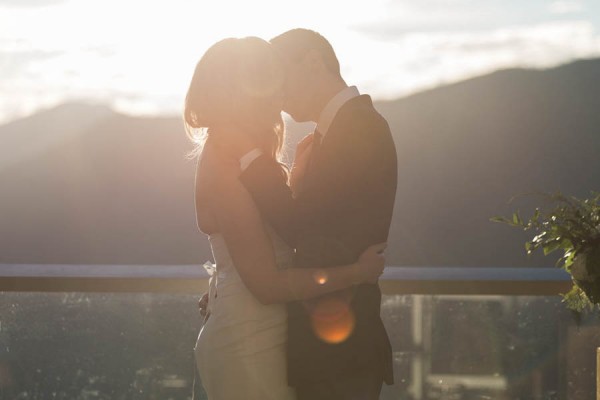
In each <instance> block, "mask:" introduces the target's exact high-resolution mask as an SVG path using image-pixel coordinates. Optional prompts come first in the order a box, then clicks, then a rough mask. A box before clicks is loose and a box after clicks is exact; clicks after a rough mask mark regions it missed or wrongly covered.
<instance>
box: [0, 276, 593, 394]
mask: <svg viewBox="0 0 600 400" xmlns="http://www.w3.org/2000/svg"><path fill="white" fill-rule="evenodd" d="M569 285H570V281H569V278H568V276H567V275H566V274H565V273H563V271H561V270H559V269H553V268H548V269H514V268H500V269H496V268H491V269H488V268H422V267H421V268H394V267H389V268H387V269H386V273H385V274H384V277H383V279H382V282H381V287H382V291H383V292H384V297H383V301H382V317H383V320H384V323H385V325H386V328H387V331H388V334H389V336H390V339H391V341H392V347H393V351H394V375H395V384H394V385H392V386H385V387H384V389H383V392H382V396H381V399H413V400H416V399H448V400H451V399H456V400H458V399H465V400H466V399H481V400H483V399H507V400H508V399H510V400H516V399H522V400H525V399H592V398H594V396H595V394H594V393H595V377H596V365H595V360H596V348H597V347H598V346H599V345H600V320H599V319H598V318H597V316H595V315H593V314H586V315H583V316H582V317H581V318H580V319H577V318H576V316H575V315H574V314H572V313H571V312H570V311H568V310H567V308H566V306H565V305H564V304H563V303H562V302H561V298H560V296H558V293H560V292H564V291H566V290H567V289H568V288H569ZM205 288H206V275H205V273H204V272H203V269H202V267H200V266H173V267H171V266H165V267H163V266H147V267H145V266H44V265H38V266H33V265H30V266H18V265H0V290H1V292H0V399H69V400H71V399H111V400H113V399H114V400H116V399H128V400H129V399H144V400H146V399H161V400H165V399H174V400H175V399H177V400H179V399H181V400H183V399H191V398H192V391H193V388H192V384H193V380H194V363H193V353H192V349H193V346H194V343H195V340H196V336H197V334H198V331H199V329H200V326H201V322H200V315H199V313H198V310H197V301H198V297H199V294H201V293H202V292H203V291H204V290H205ZM196 389H197V393H196V399H202V398H205V396H204V395H203V393H202V390H201V387H200V385H197V388H196Z"/></svg>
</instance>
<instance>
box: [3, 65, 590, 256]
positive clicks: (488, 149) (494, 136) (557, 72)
mask: <svg viewBox="0 0 600 400" xmlns="http://www.w3.org/2000/svg"><path fill="white" fill-rule="evenodd" d="M599 79H600V59H588V60H579V61H576V62H574V63H571V64H566V65H562V66H559V67H556V68H551V69H544V70H528V69H520V68H519V69H505V70H501V71H496V72H494V73H491V74H487V75H483V76H479V77H474V78H470V79H467V80H465V81H461V82H456V83H452V84H449V85H445V86H442V87H439V88H436V89H430V90H426V91H424V92H421V93H417V94H413V95H410V96H406V97H403V98H400V99H397V100H393V101H384V102H376V103H375V106H376V108H377V109H378V110H379V112H380V113H381V114H382V115H383V116H384V117H385V118H386V119H387V120H388V122H389V124H390V127H391V129H392V133H393V135H394V139H395V141H396V146H397V150H398V159H399V182H398V192H397V201H396V208H395V212H394V220H393V222H392V227H391V229H390V246H388V250H387V251H386V254H387V259H388V264H390V265H415V266H418V265H436V266H437V265H439V266H536V267H542V266H551V265H552V264H553V263H552V260H551V259H550V258H544V257H541V256H540V255H536V256H534V257H531V258H527V257H526V256H525V252H524V249H523V242H524V240H525V235H524V234H523V233H522V232H517V231H515V230H514V229H511V228H510V227H507V226H502V225H499V224H493V223H491V222H490V221H489V218H490V217H492V216H494V215H499V214H501V215H508V214H509V213H510V212H512V211H513V209H515V208H517V207H519V208H521V209H522V210H523V211H527V210H528V209H531V207H532V206H533V204H534V203H533V199H529V198H519V199H518V201H516V202H514V203H513V204H507V202H508V200H509V199H510V198H511V197H512V196H514V195H517V194H519V193H525V192H531V191H557V190H561V191H563V192H564V193H566V194H573V195H577V196H585V195H588V194H589V192H590V191H591V190H598V189H599V186H600V160H599V159H600V157H598V154H600V132H599V129H598V127H600V114H599V113H598V112H597V111H596V110H597V109H599V108H600V88H598V86H599V85H595V82H598V81H599ZM288 128H289V138H288V147H291V148H293V146H294V144H295V143H296V142H297V140H299V139H300V138H301V137H302V136H303V135H304V134H306V133H307V132H308V131H309V130H310V128H311V124H289V125H288ZM0 141H1V142H2V143H3V145H2V146H0V186H1V187H3V188H4V190H3V201H2V202H0V263H40V264H43V263H59V264H202V263H203V262H204V261H206V260H209V259H211V258H212V255H211V253H210V249H209V247H208V244H207V241H206V239H205V238H204V236H203V235H202V234H201V233H200V232H198V230H197V227H196V223H195V215H194V209H193V207H194V206H193V193H194V188H193V181H194V170H195V167H194V163H193V161H192V160H189V159H188V158H186V155H187V154H188V152H189V151H190V150H191V149H192V148H193V145H192V144H191V143H190V142H189V140H188V139H187V137H186V136H185V132H184V129H183V122H182V120H181V118H180V117H178V116H171V117H168V116H159V117H135V116H130V115H126V114H121V113H118V112H115V111H114V110H111V109H110V108H108V107H106V106H103V105H93V104H91V105H90V104H87V105H81V104H79V103H77V102H75V103H67V104H64V105H61V106H58V107H54V108H50V109H47V110H44V111H41V112H39V113H36V114H34V115H32V116H30V117H25V118H22V119H18V120H15V121H11V122H9V123H6V124H4V125H1V126H0Z"/></svg>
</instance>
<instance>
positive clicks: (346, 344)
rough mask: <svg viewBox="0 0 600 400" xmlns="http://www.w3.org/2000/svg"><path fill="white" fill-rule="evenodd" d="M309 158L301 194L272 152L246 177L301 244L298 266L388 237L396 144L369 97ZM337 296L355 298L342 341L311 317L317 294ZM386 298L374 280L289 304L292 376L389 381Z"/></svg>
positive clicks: (357, 102) (327, 261) (344, 113)
mask: <svg viewBox="0 0 600 400" xmlns="http://www.w3.org/2000/svg"><path fill="white" fill-rule="evenodd" d="M311 157H312V159H311V164H310V168H309V169H308V172H307V173H306V176H305V178H304V181H303V189H302V192H301V193H300V195H299V196H298V197H297V198H296V199H293V198H292V194H291V191H290V189H289V187H288V186H287V183H286V177H285V176H284V175H283V174H282V173H281V167H280V166H279V165H278V164H277V163H276V162H275V161H273V160H270V159H269V158H268V157H265V156H260V157H259V158H257V159H256V160H254V161H253V162H252V163H251V164H250V166H248V168H247V169H246V170H245V171H244V172H243V173H242V175H241V177H240V179H241V181H242V182H243V184H244V185H245V187H246V188H247V189H248V190H249V192H250V193H251V194H252V196H253V198H254V200H255V202H256V204H257V206H258V208H259V210H260V212H261V214H262V216H263V218H264V219H265V220H266V221H268V223H269V224H270V225H271V226H272V227H274V228H275V230H276V231H277V232H278V233H279V235H280V236H281V237H282V238H283V239H284V240H286V241H287V242H288V243H289V244H290V245H291V246H292V247H294V248H295V249H296V253H295V261H294V265H295V267H297V268H303V267H306V268H308V267H331V266H337V265H344V264H350V263H353V262H355V261H356V260H357V258H358V257H359V255H360V254H361V253H362V251H363V250H365V249H366V248H367V247H368V246H369V245H372V244H376V243H380V242H385V241H387V238H388V231H389V227H390V221H391V218H392V211H393V206H394V198H395V195H396V180H397V165H396V164H397V159H396V148H395V145H394V142H393V139H392V135H391V133H390V129H389V126H388V124H387V122H386V121H385V119H384V118H383V117H382V116H381V115H380V114H379V113H378V112H377V111H376V110H375V108H374V107H373V103H372V101H371V98H370V97H369V96H367V95H361V96H358V97H355V98H353V99H351V100H349V101H348V102H346V103H345V104H344V105H343V106H342V108H341V109H340V110H339V111H338V113H337V114H336V116H335V118H334V120H333V122H332V123H331V126H330V128H329V130H328V132H327V133H326V135H325V137H324V138H323V141H322V144H321V146H320V148H319V149H318V151H316V152H314V153H313V154H312V155H311ZM332 296H333V297H337V298H338V299H340V300H341V301H345V302H346V303H347V304H349V305H350V307H351V310H352V311H351V312H352V313H353V316H354V320H355V324H354V328H353V330H352V332H351V334H350V336H349V337H348V338H347V339H346V340H344V341H343V342H341V343H337V344H331V343H327V342H325V341H323V340H321V339H320V338H319V337H318V336H317V335H315V332H314V331H313V324H312V322H311V317H310V313H311V311H310V310H313V309H314V308H315V307H316V306H317V302H318V301H319V300H321V301H322V300H323V299H325V298H326V299H331V298H332ZM380 303H381V291H380V289H379V286H378V285H376V284H361V285H359V286H356V287H355V288H353V289H349V290H346V291H341V292H336V293H334V294H332V295H328V296H325V297H324V298H320V299H317V301H310V302H291V303H288V354H287V357H288V383H289V384H290V385H291V386H300V385H302V384H305V383H309V382H315V381H319V380H324V379H336V377H340V376H343V375H345V374H347V373H351V372H356V371H360V370H362V369H369V370H370V371H381V374H382V376H383V378H384V380H385V381H386V383H388V384H391V383H392V382H393V374H392V353H391V346H390V342H389V339H388V336H387V333H386V331H385V328H384V326H383V323H382V321H381V317H380ZM333 317H335V316H333Z"/></svg>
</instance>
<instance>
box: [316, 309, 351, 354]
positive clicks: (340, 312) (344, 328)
mask: <svg viewBox="0 0 600 400" xmlns="http://www.w3.org/2000/svg"><path fill="white" fill-rule="evenodd" d="M311 322H312V328H313V331H314V333H315V335H317V337H318V338H319V339H321V340H323V341H324V342H326V343H331V344H337V343H342V342H343V341H345V340H346V339H348V337H349V336H350V335H351V334H352V332H353V331H354V325H355V323H356V320H355V318H354V313H353V312H352V310H351V309H350V307H349V306H348V304H346V303H345V302H343V301H341V300H339V299H323V300H322V301H320V302H319V303H318V304H317V306H316V307H315V308H314V309H313V310H312V313H311Z"/></svg>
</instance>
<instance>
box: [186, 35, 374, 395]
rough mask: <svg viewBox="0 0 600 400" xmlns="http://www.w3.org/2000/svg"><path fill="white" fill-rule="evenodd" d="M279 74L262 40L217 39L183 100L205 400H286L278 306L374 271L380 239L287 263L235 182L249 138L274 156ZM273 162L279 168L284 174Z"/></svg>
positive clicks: (279, 137)
mask: <svg viewBox="0 0 600 400" xmlns="http://www.w3.org/2000/svg"><path fill="white" fill-rule="evenodd" d="M283 80H284V77H283V72H282V67H281V65H280V64H279V60H278V59H277V56H276V55H275V53H274V52H273V50H272V49H271V45H270V44H269V43H268V42H266V41H264V40H262V39H259V38H256V37H246V38H241V39H237V38H229V39H224V40H221V41H219V42H217V43H216V44H214V45H213V46H212V47H211V48H209V49H208V50H207V51H206V53H205V54H204V55H203V56H202V58H201V59H200V61H199V62H198V64H197V66H196V69H195V71H194V74H193V77H192V80H191V83H190V87H189V89H188V92H187V96H186V100H185V110H184V120H185V124H186V130H187V132H188V134H189V135H190V137H191V138H192V139H193V140H194V141H195V142H197V143H201V145H199V147H198V149H199V152H200V156H199V158H198V165H197V171H196V194H195V196H196V197H195V199H196V219H197V223H198V227H199V229H200V230H201V231H202V232H203V233H205V234H206V235H208V239H209V242H210V245H211V248H212V252H213V257H214V259H215V262H216V271H215V272H214V273H213V276H212V278H211V284H210V289H209V303H208V309H209V311H210V318H209V319H208V320H207V321H206V323H205V325H204V326H203V328H202V329H201V331H200V334H199V336H198V340H197V342H196V346H195V349H194V353H195V358H196V364H197V367H198V372H199V375H200V378H201V381H202V385H203V386H204V388H205V390H206V393H207V394H208V397H209V399H211V400H236V399H248V400H266V399H274V400H286V399H294V398H295V393H294V390H293V389H292V388H290V387H289V386H288V385H287V377H286V359H285V357H286V354H285V344H286V340H287V339H286V338H287V315H286V309H285V304H284V303H285V302H287V301H293V300H304V299H309V298H313V297H317V296H320V295H323V294H326V293H329V292H333V291H337V290H340V289H345V288H348V287H351V286H353V285H357V284H360V283H364V282H371V283H373V282H376V281H377V279H378V278H379V276H380V275H381V273H382V272H383V264H384V258H383V256H382V255H381V252H382V251H383V249H384V247H385V244H380V245H375V246H371V247H369V248H368V249H367V250H365V252H364V253H363V254H362V255H361V256H360V257H359V259H358V260H356V262H355V263H354V264H351V265H341V266H338V267H333V268H327V269H326V270H325V269H321V268H319V266H318V265H315V266H314V268H302V269H300V268H290V267H291V265H292V256H293V253H294V252H293V249H291V248H289V247H288V246H287V245H286V244H285V243H284V241H283V240H282V239H281V238H280V237H278V236H277V234H276V233H275V232H274V231H273V230H272V229H271V228H270V227H269V226H268V225H267V224H266V223H265V222H264V221H263V220H261V217H260V215H259V212H258V210H257V208H256V206H255V205H254V202H253V200H252V197H251V196H250V194H249V193H248V192H247V191H246V190H245V188H244V186H243V185H242V184H241V183H240V182H239V180H238V175H239V161H238V160H239V156H240V151H241V150H240V144H241V143H245V144H247V143H248V141H250V142H252V144H253V145H254V147H258V148H260V149H261V150H262V151H263V153H264V154H269V155H270V156H271V157H273V159H275V160H279V158H280V155H281V150H282V146H283V143H284V136H283V135H284V133H283V123H282V119H281V106H282V92H281V90H282V84H283ZM198 131H202V133H203V135H198ZM244 148H246V147H244ZM306 151H307V152H308V151H309V150H306ZM306 158H307V157H302V154H298V155H297V161H298V160H302V159H303V160H304V161H299V162H298V163H297V165H296V168H295V169H294V174H296V173H297V174H301V173H302V170H303V168H305V166H304V165H303V162H306ZM280 165H281V168H280V171H279V173H281V174H286V175H287V169H286V168H285V167H284V166H283V164H280ZM295 178H297V177H295ZM295 180H297V179H295ZM325 271H326V273H325Z"/></svg>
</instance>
